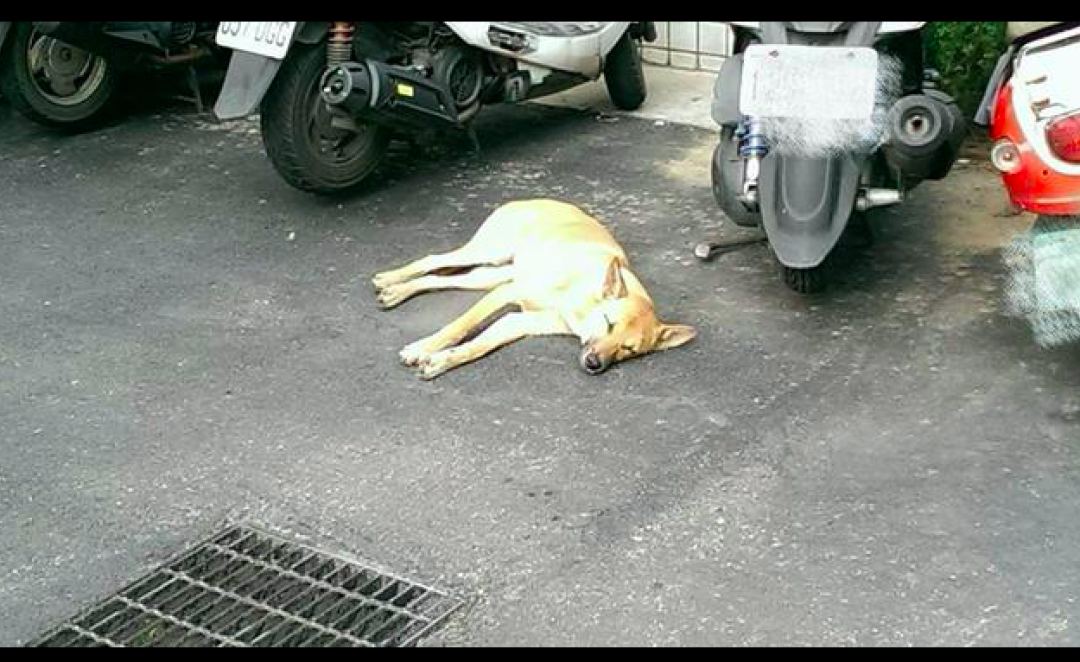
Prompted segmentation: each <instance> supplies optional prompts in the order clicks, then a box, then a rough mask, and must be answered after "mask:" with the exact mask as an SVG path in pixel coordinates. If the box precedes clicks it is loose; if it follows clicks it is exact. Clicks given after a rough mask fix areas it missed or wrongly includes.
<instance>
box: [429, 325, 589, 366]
mask: <svg viewBox="0 0 1080 662" xmlns="http://www.w3.org/2000/svg"><path fill="white" fill-rule="evenodd" d="M571 333H572V332H571V331H570V328H569V327H567V326H566V323H565V322H563V320H562V317H560V316H559V315H558V314H557V313H554V312H550V311H540V312H521V313H510V314H509V315H507V316H505V317H502V318H500V319H499V320H498V321H496V322H495V323H494V324H492V325H491V326H490V327H488V328H487V329H485V330H484V332H483V333H481V334H480V335H479V336H477V337H476V338H475V339H473V340H470V341H469V342H467V343H464V344H462V345H458V346H457V347H451V348H449V349H444V350H441V351H438V352H435V353H434V354H429V355H427V356H426V357H424V358H422V359H421V360H420V363H419V369H420V378H421V379H435V378H436V377H438V376H439V375H441V374H443V373H444V372H446V371H447V370H452V369H454V368H456V367H458V366H460V365H464V364H466V363H469V362H472V361H475V360H476V359H479V358H481V357H483V356H486V355H488V354H490V353H491V352H493V351H495V350H496V349H498V348H500V347H503V346H505V345H509V344H510V343H512V342H515V341H518V340H521V339H522V338H525V337H527V336H556V335H565V334H571Z"/></svg>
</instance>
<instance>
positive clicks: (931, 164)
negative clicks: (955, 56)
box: [698, 22, 966, 293]
mask: <svg viewBox="0 0 1080 662" xmlns="http://www.w3.org/2000/svg"><path fill="white" fill-rule="evenodd" d="M729 25H730V26H731V27H732V30H733V31H734V35H735V53H734V55H733V57H731V58H729V59H728V60H727V61H725V63H724V66H723V68H722V69H721V71H720V75H719V77H718V79H717V82H716V88H715V96H714V100H713V118H714V120H715V121H716V122H717V123H718V124H719V125H720V127H721V139H720V144H719V145H718V147H717V148H716V151H715V153H714V156H713V165H712V185H713V193H714V196H715V197H716V200H717V202H718V203H719V205H720V207H721V208H722V209H723V210H724V212H725V214H726V215H727V216H728V217H729V218H730V219H731V220H732V221H733V222H734V223H736V224H737V225H740V226H747V227H762V228H763V229H764V232H765V235H766V237H767V240H768V243H769V245H770V247H771V248H772V251H773V253H774V254H775V256H776V258H777V259H778V261H779V262H780V264H781V267H782V271H783V278H784V281H785V282H786V283H787V284H788V286H789V287H791V288H792V289H794V290H796V291H798V292H802V293H808V292H813V291H816V290H819V289H821V288H822V287H823V286H824V285H825V275H826V271H825V266H824V265H825V264H826V259H827V258H828V257H829V255H830V254H831V253H832V252H833V250H834V248H835V247H836V246H837V244H838V242H839V240H840V237H841V235H843V234H844V232H845V230H846V229H847V228H848V226H849V221H850V220H851V219H852V217H853V215H855V214H861V213H863V212H865V211H867V210H869V209H871V208H874V207H880V206H885V205H895V204H898V203H900V202H902V201H903V200H904V196H905V194H906V193H907V192H908V191H910V190H911V189H912V188H914V187H915V186H916V185H917V184H918V183H919V182H921V181H923V180H926V179H931V180H935V179H941V178H943V177H945V176H946V174H947V173H948V172H949V170H950V169H951V168H952V165H953V163H954V162H955V160H956V157H957V154H958V152H959V148H960V143H961V142H962V141H963V138H964V136H965V133H966V127H965V122H964V119H963V116H962V114H961V112H960V110H959V108H958V107H957V106H956V104H955V102H954V101H953V99H952V98H951V97H949V96H948V95H947V94H945V93H944V92H942V91H940V90H938V89H935V87H934V84H933V83H932V81H930V80H928V76H927V74H926V72H924V69H923V58H922V38H921V30H922V27H923V26H924V25H925V23H916V22H760V23H758V22H734V23H730V24H729ZM698 254H699V257H702V256H703V255H702V254H701V253H698ZM706 254H707V251H706Z"/></svg>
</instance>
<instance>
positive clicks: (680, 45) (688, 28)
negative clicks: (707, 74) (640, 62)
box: [644, 21, 732, 71]
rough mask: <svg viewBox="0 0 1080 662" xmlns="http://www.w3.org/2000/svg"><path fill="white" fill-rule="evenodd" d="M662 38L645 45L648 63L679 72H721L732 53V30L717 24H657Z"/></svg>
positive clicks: (712, 22) (710, 22)
mask: <svg viewBox="0 0 1080 662" xmlns="http://www.w3.org/2000/svg"><path fill="white" fill-rule="evenodd" d="M656 31H657V33H658V38H657V40H656V41H655V42H653V43H651V44H646V45H645V52H644V57H645V61H646V62H650V63H652V64H659V65H662V66H670V67H676V68H679V69H704V70H706V71H718V70H719V69H720V65H721V63H723V61H724V57H726V56H727V55H729V54H730V53H731V42H732V38H731V30H730V29H729V28H728V26H726V25H724V24H723V23H719V22H716V21H708V22H705V21H702V22H683V21H679V22H665V23H661V22H657V23H656Z"/></svg>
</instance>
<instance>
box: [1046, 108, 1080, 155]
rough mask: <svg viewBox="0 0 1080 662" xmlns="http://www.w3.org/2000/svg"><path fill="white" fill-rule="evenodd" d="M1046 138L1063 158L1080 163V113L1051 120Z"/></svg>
mask: <svg viewBox="0 0 1080 662" xmlns="http://www.w3.org/2000/svg"><path fill="white" fill-rule="evenodd" d="M1046 139H1047V140H1048V141H1049V143H1050V149H1052V150H1054V153H1055V154H1057V155H1058V156H1059V157H1060V158H1061V159H1062V160H1065V161H1068V162H1069V163H1080V113H1074V114H1072V115H1067V116H1065V117H1061V118H1058V119H1056V120H1054V121H1053V122H1050V124H1048V125H1047V126H1046Z"/></svg>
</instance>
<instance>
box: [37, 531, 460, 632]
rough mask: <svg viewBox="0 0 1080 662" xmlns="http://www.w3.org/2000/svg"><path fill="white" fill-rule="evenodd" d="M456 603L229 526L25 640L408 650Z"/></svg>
mask: <svg viewBox="0 0 1080 662" xmlns="http://www.w3.org/2000/svg"><path fill="white" fill-rule="evenodd" d="M460 605H461V602H460V601H459V600H457V599H455V598H452V597H450V596H448V595H446V594H445V593H441V592H439V591H436V590H434V589H431V588H428V587H426V586H421V585H420V584H417V583H415V582H411V581H407V580H404V579H400V578H398V577H392V576H389V575H386V574H384V573H381V572H377V571H375V570H372V569H370V568H366V567H363V566H361V565H358V564H356V563H353V562H350V561H345V560H343V559H339V558H336V557H333V556H329V555H327V554H324V553H321V552H317V551H315V550H312V549H308V548H306V547H303V546H300V545H297V544H295V543H292V542H288V541H286V540H282V539H279V538H276V537H274V536H272V535H270V534H267V533H264V532H262V531H256V530H253V529H250V528H247V527H235V528H232V529H229V530H228V531H225V532H224V533H222V534H221V535H219V536H217V537H215V538H213V539H211V540H210V541H209V542H206V543H203V544H202V545H200V546H198V547H197V548H196V549H194V550H193V551H191V552H189V553H187V554H185V555H184V556H183V557H181V558H180V559H179V560H177V561H175V562H173V563H171V564H169V565H167V566H166V567H163V568H161V569H159V570H157V571H156V572H154V573H152V574H151V575H150V576H148V577H146V578H144V579H141V580H139V581H137V582H135V583H134V584H132V585H131V586H129V587H128V588H126V589H124V590H123V591H121V592H120V593H119V594H117V595H115V596H113V597H112V598H109V599H107V600H105V601H104V602H102V603H101V604H99V605H97V606H95V607H93V608H91V609H90V610H88V611H86V612H83V614H81V615H80V616H78V617H76V618H75V619H73V620H71V621H70V622H68V623H65V624H63V625H61V626H59V627H58V628H56V629H54V630H52V631H51V632H49V633H47V634H45V635H44V636H43V637H41V638H40V639H39V640H38V641H37V642H35V643H33V644H31V646H41V647H86V646H89V647H94V646H132V647H188V646H226V647H298V646H312V647H342V646H345V647H349V646H362V647H370V646H409V645H412V644H415V643H416V642H417V641H418V640H419V639H420V638H421V637H423V636H425V635H427V634H430V633H431V632H432V631H433V630H434V629H435V628H436V627H438V626H439V625H440V624H441V623H442V622H443V621H444V620H445V619H446V617H447V616H449V615H450V613H451V612H453V611H454V610H455V609H457V608H458V607H459V606H460Z"/></svg>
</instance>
